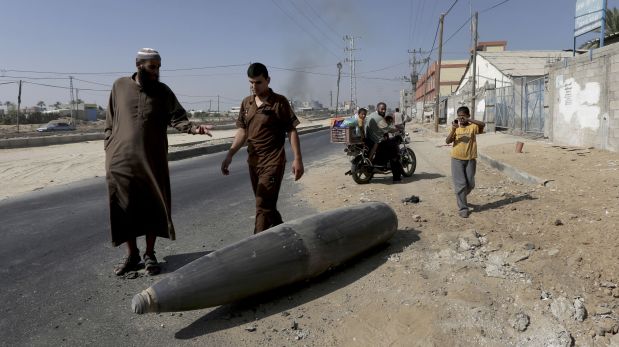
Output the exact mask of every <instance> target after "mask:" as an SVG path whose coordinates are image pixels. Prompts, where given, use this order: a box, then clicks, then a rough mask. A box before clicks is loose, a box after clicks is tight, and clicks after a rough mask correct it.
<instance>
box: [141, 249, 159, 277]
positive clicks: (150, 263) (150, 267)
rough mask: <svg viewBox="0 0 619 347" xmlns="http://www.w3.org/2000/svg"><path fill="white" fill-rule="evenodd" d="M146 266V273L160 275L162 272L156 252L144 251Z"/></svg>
mask: <svg viewBox="0 0 619 347" xmlns="http://www.w3.org/2000/svg"><path fill="white" fill-rule="evenodd" d="M144 267H145V270H146V273H147V274H148V275H150V276H155V275H158V274H159V273H160V272H161V267H160V266H159V263H158V262H157V257H155V252H153V253H150V254H149V253H144Z"/></svg>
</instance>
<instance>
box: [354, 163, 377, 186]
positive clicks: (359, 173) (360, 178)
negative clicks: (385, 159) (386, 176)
mask: <svg viewBox="0 0 619 347" xmlns="http://www.w3.org/2000/svg"><path fill="white" fill-rule="evenodd" d="M351 176H352V179H353V181H355V183H357V184H367V183H370V180H371V179H372V177H374V173H373V172H372V167H371V166H370V165H369V164H368V163H366V162H360V163H356V164H354V167H353V169H352V170H351Z"/></svg>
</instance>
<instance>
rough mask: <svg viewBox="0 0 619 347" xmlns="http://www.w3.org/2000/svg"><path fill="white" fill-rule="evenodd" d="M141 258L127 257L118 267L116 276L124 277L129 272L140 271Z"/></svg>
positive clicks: (137, 256) (115, 270)
mask: <svg viewBox="0 0 619 347" xmlns="http://www.w3.org/2000/svg"><path fill="white" fill-rule="evenodd" d="M139 265H140V256H139V255H137V254H134V255H127V256H126V257H125V258H124V259H123V260H122V261H121V262H120V263H118V265H116V267H115V268H114V273H115V274H116V276H122V275H124V274H126V273H127V272H131V271H137V270H139V268H140V267H139Z"/></svg>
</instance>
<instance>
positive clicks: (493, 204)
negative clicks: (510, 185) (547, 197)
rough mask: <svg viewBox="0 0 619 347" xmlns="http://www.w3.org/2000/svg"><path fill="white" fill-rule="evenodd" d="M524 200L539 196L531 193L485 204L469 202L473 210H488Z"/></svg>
mask: <svg viewBox="0 0 619 347" xmlns="http://www.w3.org/2000/svg"><path fill="white" fill-rule="evenodd" d="M524 200H537V198H534V197H532V196H531V195H529V194H522V195H519V196H510V197H506V198H503V199H501V200H497V201H493V202H490V203H487V204H483V205H474V204H469V205H470V206H471V207H472V208H473V212H482V211H487V210H492V209H495V208H499V207H503V206H505V205H509V204H513V203H515V202H519V201H524Z"/></svg>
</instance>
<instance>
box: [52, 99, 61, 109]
mask: <svg viewBox="0 0 619 347" xmlns="http://www.w3.org/2000/svg"><path fill="white" fill-rule="evenodd" d="M53 106H54V108H55V109H57V110H58V109H60V106H62V104H61V103H60V101H56V102H55V103H54V105H53Z"/></svg>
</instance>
